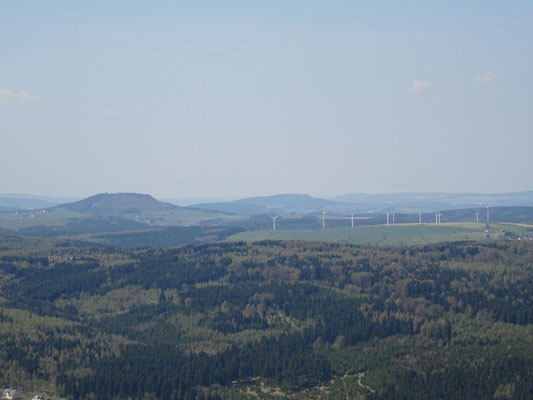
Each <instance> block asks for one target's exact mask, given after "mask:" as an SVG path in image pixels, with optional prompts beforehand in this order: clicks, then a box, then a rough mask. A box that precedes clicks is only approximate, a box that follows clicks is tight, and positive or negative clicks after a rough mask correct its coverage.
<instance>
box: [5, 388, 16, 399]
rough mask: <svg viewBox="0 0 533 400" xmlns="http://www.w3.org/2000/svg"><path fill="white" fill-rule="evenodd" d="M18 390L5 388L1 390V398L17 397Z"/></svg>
mask: <svg viewBox="0 0 533 400" xmlns="http://www.w3.org/2000/svg"><path fill="white" fill-rule="evenodd" d="M18 397H19V396H18V392H17V391H16V390H15V389H5V390H4V391H3V392H2V399H9V400H12V399H18Z"/></svg>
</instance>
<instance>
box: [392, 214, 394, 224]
mask: <svg viewBox="0 0 533 400" xmlns="http://www.w3.org/2000/svg"><path fill="white" fill-rule="evenodd" d="M392 224H393V225H394V213H392Z"/></svg>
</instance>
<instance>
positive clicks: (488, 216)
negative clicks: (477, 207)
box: [487, 204, 490, 225]
mask: <svg viewBox="0 0 533 400" xmlns="http://www.w3.org/2000/svg"><path fill="white" fill-rule="evenodd" d="M489 222H490V212H489V205H488V204H487V225H488V224H489Z"/></svg>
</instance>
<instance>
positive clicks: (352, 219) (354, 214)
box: [352, 214, 355, 228]
mask: <svg viewBox="0 0 533 400" xmlns="http://www.w3.org/2000/svg"><path fill="white" fill-rule="evenodd" d="M354 216H355V214H352V228H353V217H354Z"/></svg>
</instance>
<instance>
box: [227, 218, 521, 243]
mask: <svg viewBox="0 0 533 400" xmlns="http://www.w3.org/2000/svg"><path fill="white" fill-rule="evenodd" d="M526 229H527V227H521V226H518V225H512V224H494V225H492V231H491V232H490V233H488V237H489V238H490V239H498V238H500V237H501V235H502V233H501V232H500V231H501V230H507V231H516V232H517V233H522V232H525V231H526ZM483 239H487V233H486V232H485V224H481V223H480V224H476V223H448V224H444V223H443V224H440V225H434V224H433V225H418V224H396V225H394V226H392V225H391V226H388V227H387V226H384V225H375V226H361V227H355V228H353V229H352V228H334V229H326V230H325V231H321V230H313V229H295V230H277V231H275V232H274V231H248V232H241V233H238V234H236V235H233V236H230V237H229V240H235V241H238V240H244V241H251V242H254V241H260V240H311V241H327V242H347V243H352V244H377V245H401V244H404V245H409V244H424V243H435V242H443V241H461V240H483Z"/></svg>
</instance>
